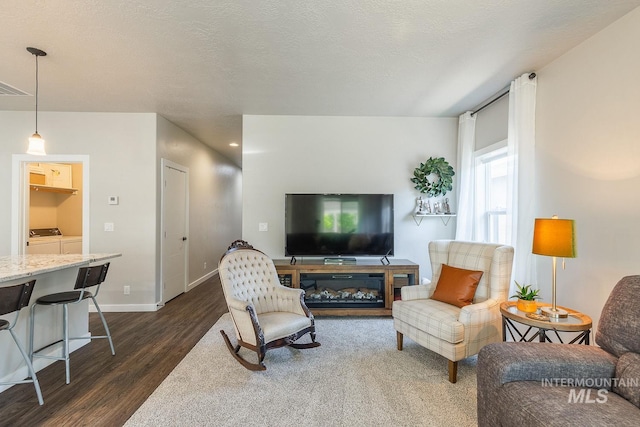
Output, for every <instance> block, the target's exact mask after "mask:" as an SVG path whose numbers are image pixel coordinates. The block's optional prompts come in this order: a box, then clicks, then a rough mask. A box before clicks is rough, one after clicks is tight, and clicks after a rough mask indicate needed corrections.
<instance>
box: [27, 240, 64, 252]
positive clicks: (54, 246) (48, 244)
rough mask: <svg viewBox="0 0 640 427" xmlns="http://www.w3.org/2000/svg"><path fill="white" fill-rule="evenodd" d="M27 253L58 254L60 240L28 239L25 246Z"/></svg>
mask: <svg viewBox="0 0 640 427" xmlns="http://www.w3.org/2000/svg"><path fill="white" fill-rule="evenodd" d="M27 253H28V254H29V255H31V254H59V253H60V240H59V239H47V240H38V239H30V240H29V246H27Z"/></svg>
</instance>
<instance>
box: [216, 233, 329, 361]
mask: <svg viewBox="0 0 640 427" xmlns="http://www.w3.org/2000/svg"><path fill="white" fill-rule="evenodd" d="M218 273H219V275H220V281H221V282H222V289H223V291H224V296H225V299H226V302H227V306H228V307H229V314H230V315H231V319H232V321H233V325H234V329H235V331H236V337H237V341H238V344H237V345H236V346H233V345H232V344H231V341H230V340H229V337H228V336H227V334H226V333H225V332H224V331H223V330H220V333H221V334H222V337H223V338H224V341H225V343H226V344H227V348H228V349H229V351H230V352H231V354H232V355H233V357H234V358H235V359H236V360H237V361H238V362H240V364H242V366H244V367H245V368H247V369H249V370H252V371H264V370H265V369H267V368H266V366H265V365H264V357H265V354H266V352H267V350H269V349H271V348H277V347H283V346H286V345H288V346H290V347H293V348H297V349H303V348H312V347H318V346H319V345H320V343H318V342H316V330H315V323H314V319H313V315H312V314H311V312H310V311H309V309H308V308H307V306H306V305H305V303H304V291H303V290H302V289H292V288H288V287H286V286H282V285H281V284H280V281H279V280H278V274H277V272H276V269H275V266H274V265H273V261H272V260H271V259H270V258H269V257H268V256H266V255H265V254H264V253H263V252H261V251H259V250H257V249H254V248H253V246H251V245H249V244H248V243H247V242H245V241H244V240H236V241H235V242H233V243H232V244H231V246H229V249H228V250H227V252H226V253H225V254H224V255H223V256H222V258H221V259H220V263H219V264H218ZM307 333H309V335H310V336H311V342H310V343H307V344H297V343H295V341H296V340H297V339H298V338H300V337H302V336H303V335H305V334H307ZM241 347H244V348H247V349H249V350H252V351H255V352H256V353H257V356H258V363H251V362H249V361H248V360H246V359H245V358H243V357H242V356H240V355H239V351H240V348H241Z"/></svg>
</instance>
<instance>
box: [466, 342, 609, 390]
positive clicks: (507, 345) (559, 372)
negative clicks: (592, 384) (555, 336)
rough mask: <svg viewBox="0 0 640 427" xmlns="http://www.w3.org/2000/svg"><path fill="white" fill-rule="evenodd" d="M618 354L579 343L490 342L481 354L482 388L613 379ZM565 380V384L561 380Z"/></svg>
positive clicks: (479, 378) (555, 384) (480, 378)
mask: <svg viewBox="0 0 640 427" xmlns="http://www.w3.org/2000/svg"><path fill="white" fill-rule="evenodd" d="M616 361H617V359H616V357H615V356H613V355H611V354H609V353H607V352H606V351H604V350H602V349H601V348H599V347H595V346H585V345H578V344H547V343H513V342H503V343H494V344H489V345H487V346H485V347H483V348H482V350H481V351H480V354H479V355H478V388H481V387H490V386H491V387H495V386H500V385H502V384H505V383H508V382H512V381H540V382H542V381H554V383H553V384H551V383H549V385H554V386H557V385H567V384H566V381H568V380H583V379H603V378H604V379H610V378H613V377H614V376H615V370H616ZM562 381H565V384H561V383H560V382H562Z"/></svg>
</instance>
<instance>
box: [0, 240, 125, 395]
mask: <svg viewBox="0 0 640 427" xmlns="http://www.w3.org/2000/svg"><path fill="white" fill-rule="evenodd" d="M119 256H121V254H119V253H102V254H86V255H81V254H68V255H58V254H41V255H16V256H0V287H1V286H11V285H15V284H19V283H24V282H27V281H30V280H35V281H36V284H35V286H34V289H33V295H32V296H31V303H33V302H34V301H35V300H36V299H38V298H39V297H41V296H43V295H47V294H52V293H56V292H65V291H70V290H71V289H73V286H74V284H75V283H76V277H77V275H78V269H79V268H80V267H85V266H89V265H90V264H92V263H97V262H102V261H105V260H109V259H111V258H117V257H119ZM114 270H115V268H114ZM105 284H106V286H110V285H113V284H114V283H112V282H111V281H110V280H109V277H107V280H106V283H105ZM116 286H117V285H116ZM68 315H69V329H70V331H71V334H72V335H74V336H77V337H86V338H87V339H81V340H73V341H71V346H70V347H71V348H70V351H74V350H77V349H78V348H80V347H82V346H83V345H85V344H88V343H89V337H90V336H91V333H90V332H89V302H88V301H87V300H84V301H82V302H80V303H78V304H71V305H70V306H69V311H68ZM12 316H13V315H12V314H9V315H7V316H3V318H5V319H9V320H11V319H13V317H12ZM34 325H35V329H36V333H35V342H34V347H35V348H40V347H44V346H46V345H47V344H50V343H52V342H56V341H58V340H59V339H60V338H61V337H62V312H61V310H60V309H59V307H58V308H56V307H53V308H49V309H43V310H37V312H36V316H35V322H34ZM14 332H15V333H16V335H17V337H18V339H19V340H20V342H22V344H23V345H25V346H27V345H28V343H29V309H28V308H24V309H22V310H21V311H20V313H19V318H18V322H17V324H16V327H15V328H14ZM11 341H12V340H11V336H10V335H9V334H0V349H2V363H0V381H18V380H21V379H23V378H26V377H27V376H28V375H29V373H28V372H27V367H26V365H25V363H24V361H23V360H22V355H21V354H20V352H19V351H18V348H17V347H16V346H15V345H14V344H13V343H12V342H11ZM116 345H117V344H116ZM60 353H61V348H60V345H55V346H52V347H51V348H50V349H49V350H47V352H45V354H46V355H49V356H59V355H60ZM53 362H54V361H53V360H52V359H42V358H38V359H36V360H34V368H35V369H36V371H39V370H40V369H43V368H44V367H45V366H47V365H49V364H51V363H53ZM61 380H62V381H64V377H63V378H61ZM8 387H9V386H0V392H2V391H3V390H5V389H6V388H8ZM44 392H45V399H46V390H45V391H44Z"/></svg>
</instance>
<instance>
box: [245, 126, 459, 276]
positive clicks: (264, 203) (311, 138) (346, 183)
mask: <svg viewBox="0 0 640 427" xmlns="http://www.w3.org/2000/svg"><path fill="white" fill-rule="evenodd" d="M457 128H458V119H457V118H390V117H315V116H253V115H248V116H244V117H243V159H242V164H243V182H244V184H243V213H242V225H243V228H242V233H243V238H244V239H245V240H247V241H248V242H249V243H251V244H252V245H254V246H255V247H256V248H258V249H261V250H263V251H264V252H266V253H267V254H268V255H269V256H271V257H274V258H282V257H284V195H285V193H393V194H394V195H395V200H394V207H395V258H407V259H410V260H412V261H414V262H416V263H419V264H420V275H421V276H422V277H431V267H430V265H429V256H428V253H427V244H428V242H429V241H430V240H434V239H448V238H453V236H454V234H455V220H451V222H450V223H449V224H448V226H446V227H445V226H444V225H443V223H442V222H441V220H440V219H439V218H427V219H424V221H423V222H422V224H421V225H420V226H419V227H418V226H417V225H416V223H415V222H414V220H413V218H412V217H411V214H412V212H413V211H414V210H415V207H416V202H415V200H416V198H417V197H418V196H419V195H420V194H419V193H418V191H417V190H414V188H413V183H411V181H410V178H411V177H412V176H413V170H414V169H415V168H416V167H417V166H418V165H419V164H420V162H424V161H425V160H427V159H428V158H429V157H430V156H433V157H440V156H442V157H445V159H447V161H449V163H451V165H452V166H453V167H454V170H455V169H456V163H455V161H456V156H455V152H456V144H457ZM454 179H455V177H454ZM447 197H449V200H450V204H451V205H452V210H455V202H453V201H454V200H455V194H447ZM261 222H266V223H268V227H269V230H268V231H267V232H259V231H258V224H259V223H261Z"/></svg>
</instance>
